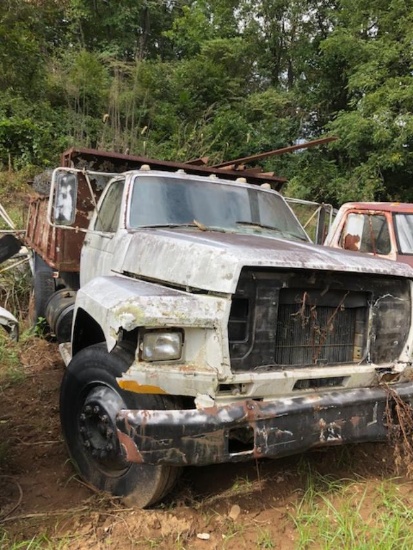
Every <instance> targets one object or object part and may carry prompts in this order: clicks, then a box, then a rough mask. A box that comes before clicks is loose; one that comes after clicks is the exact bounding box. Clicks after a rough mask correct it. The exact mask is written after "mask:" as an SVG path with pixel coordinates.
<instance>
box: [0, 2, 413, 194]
mask: <svg viewBox="0 0 413 550" xmlns="http://www.w3.org/2000/svg"><path fill="white" fill-rule="evenodd" d="M412 29H413V12H412V11H411V9H410V6H409V5H408V3H406V2H403V1H402V0H393V1H392V2H390V3H389V2H384V0H374V1H367V0H361V1H358V0H357V1H356V0H338V1H337V0H321V1H320V2H317V4H316V6H313V5H312V4H311V5H310V4H309V3H308V2H307V1H306V0H293V1H287V0H260V1H259V2H252V0H241V1H238V2H236V1H235V0H197V1H195V0H179V1H178V2H158V1H157V0H147V1H145V2H143V1H138V2H136V1H134V0H119V1H117V2H115V1H114V0H107V1H106V2H96V1H92V0H67V1H65V2H63V3H57V2H55V1H54V0H42V1H41V2H38V3H34V2H29V1H28V0H23V1H21V0H6V1H5V3H4V7H3V9H2V12H1V14H0V170H1V169H3V170H10V169H11V170H16V169H21V168H25V169H26V167H28V166H39V167H42V168H43V167H46V166H51V165H53V164H55V163H56V161H57V158H58V154H59V153H60V152H61V151H62V150H63V149H65V148H66V147H68V146H70V145H77V146H89V147H102V148H105V149H113V150H116V151H121V152H126V151H129V152H131V153H137V154H146V155H149V156H154V157H160V158H165V159H177V160H188V159H190V158H194V157H199V156H209V158H210V159H211V162H219V161H221V160H228V159H231V158H235V157H238V156H247V155H250V154H254V153H259V152H263V151H267V150H273V149H276V148H280V147H284V146H286V145H289V144H293V143H296V142H297V140H308V139H313V138H316V137H319V136H321V135H323V134H325V133H334V134H336V135H337V136H338V137H339V138H340V139H339V141H337V142H335V143H334V144H332V145H331V146H329V147H326V148H322V149H320V150H319V152H315V151H308V152H307V153H304V152H301V153H298V154H295V155H285V156H282V157H272V158H270V159H267V160H265V161H263V162H262V163H261V165H262V167H263V168H264V169H265V170H268V171H275V172H277V173H278V174H280V175H284V176H287V177H289V178H290V184H289V192H292V193H294V194H295V195H298V196H301V197H306V198H312V199H314V198H315V197H317V199H319V200H329V201H330V202H333V203H334V204H339V203H340V202H341V201H343V200H349V199H361V198H366V199H367V198H368V199H384V200H385V199H391V200H393V199H399V200H413V191H412V190H411V189H410V185H409V181H410V178H411V175H412V173H413V154H412V147H413V120H412V115H411V113H412V112H413V91H412V90H413V86H412V84H413V80H412V78H413V77H412V74H411V66H412V61H411V53H412V47H411V44H412V39H413V30H412Z"/></svg>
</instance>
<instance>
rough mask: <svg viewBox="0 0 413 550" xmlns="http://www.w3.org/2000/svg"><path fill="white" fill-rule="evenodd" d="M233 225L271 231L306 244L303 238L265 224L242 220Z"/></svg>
mask: <svg viewBox="0 0 413 550" xmlns="http://www.w3.org/2000/svg"><path fill="white" fill-rule="evenodd" d="M235 223H236V224H237V225H246V226H250V227H259V228H260V229H270V230H271V231H276V232H277V233H279V234H280V235H284V236H285V235H287V236H288V237H292V238H294V239H298V240H300V241H305V242H307V239H306V238H305V237H304V236H301V235H296V234H295V233H292V232H290V231H283V230H282V229H278V228H277V227H274V226H273V225H266V224H264V223H260V222H250V221H244V220H239V221H236V222H235Z"/></svg>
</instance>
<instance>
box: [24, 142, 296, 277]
mask: <svg viewBox="0 0 413 550" xmlns="http://www.w3.org/2000/svg"><path fill="white" fill-rule="evenodd" d="M143 164H149V165H150V166H151V168H153V169H154V170H165V171H169V172H174V171H177V170H185V172H187V173H190V174H197V175H200V176H209V175H211V174H215V175H217V176H219V177H222V178H224V179H231V180H235V179H237V178H239V177H246V178H247V179H248V182H249V183H252V184H256V185H261V184H263V183H269V184H270V185H271V187H272V188H273V189H275V190H276V191H279V190H280V189H281V188H282V186H283V184H284V183H285V181H286V179H285V178H281V177H278V176H275V175H274V174H273V173H263V172H262V171H261V170H260V168H253V169H249V168H245V166H244V165H236V166H232V167H223V168H218V167H207V166H205V165H202V160H201V159H200V160H199V161H193V162H189V163H183V162H170V161H161V160H155V159H150V158H147V157H140V156H132V155H124V154H121V153H112V152H106V151H99V150H96V149H85V148H71V149H68V150H67V151H65V152H64V153H63V154H62V157H61V166H64V167H71V168H78V169H85V170H91V171H95V172H109V173H111V172H112V173H122V172H126V171H128V170H137V169H139V168H140V167H141V166H142V165H143ZM91 183H92V187H93V191H94V193H95V200H97V199H98V198H99V196H100V193H101V189H98V185H97V184H96V182H94V181H93V178H92V181H91ZM48 200H49V197H48V196H38V197H36V198H34V199H32V201H31V202H30V205H29V212H28V224H27V232H26V237H25V244H26V245H27V246H29V247H30V248H32V249H33V250H34V251H35V252H36V253H37V254H39V255H40V256H41V257H42V258H43V260H44V261H45V262H46V263H47V264H48V265H49V266H50V267H52V268H53V269H55V270H56V271H59V272H71V273H73V272H75V273H76V272H79V268H80V252H81V248H82V244H83V240H84V236H85V234H84V233H83V232H76V231H73V230H71V229H63V228H57V227H52V226H50V225H49V223H48V222H47V206H48ZM93 209H94V205H93V201H92V200H91V197H90V192H89V189H88V186H87V183H86V180H85V178H83V177H82V176H80V177H79V186H78V195H77V214H76V220H75V224H74V226H75V227H78V228H82V229H86V228H87V227H88V225H89V220H90V213H91V211H92V210H93Z"/></svg>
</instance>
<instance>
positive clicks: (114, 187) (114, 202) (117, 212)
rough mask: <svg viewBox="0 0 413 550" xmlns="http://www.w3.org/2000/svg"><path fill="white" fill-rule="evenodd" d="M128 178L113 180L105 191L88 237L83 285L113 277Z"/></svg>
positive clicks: (83, 269) (81, 264) (83, 258)
mask: <svg viewBox="0 0 413 550" xmlns="http://www.w3.org/2000/svg"><path fill="white" fill-rule="evenodd" d="M124 188H125V178H124V177H119V178H116V179H115V180H112V181H111V182H110V183H109V184H108V186H107V188H106V189H105V191H104V193H103V195H102V197H101V198H100V201H99V203H98V205H97V208H96V211H95V213H94V215H93V218H92V221H91V224H90V227H89V230H88V232H87V233H86V237H85V240H84V243H83V248H82V253H81V259H80V285H81V286H82V285H84V284H85V283H87V282H88V281H90V280H91V279H93V278H94V277H97V276H102V275H110V273H111V269H112V259H113V254H114V252H115V250H116V243H117V242H118V239H119V231H120V229H121V225H122V224H123V217H122V216H121V213H122V211H123V200H124V198H123V195H124Z"/></svg>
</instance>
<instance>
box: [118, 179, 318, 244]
mask: <svg viewBox="0 0 413 550" xmlns="http://www.w3.org/2000/svg"><path fill="white" fill-rule="evenodd" d="M176 225H177V226H180V225H195V226H197V227H199V228H201V227H202V228H204V229H211V230H221V231H231V232H239V233H257V232H261V233H264V234H269V233H270V234H271V233H273V234H274V233H276V235H275V236H280V234H282V236H284V237H286V238H293V239H299V240H303V241H308V237H307V235H306V233H305V231H304V230H303V228H302V227H301V225H300V224H299V222H298V221H297V219H296V218H295V216H294V214H293V213H292V212H291V210H290V208H289V207H288V206H287V204H286V203H285V201H284V199H283V198H282V197H280V196H279V195H276V194H275V193H271V192H268V191H264V190H262V189H259V188H257V189H253V188H251V187H249V186H245V187H244V186H242V185H234V184H230V183H229V184H226V183H224V184H223V183H222V182H219V183H218V182H214V181H213V180H211V181H205V180H194V179H191V180H189V179H187V180H183V179H179V178H171V177H168V176H165V177H162V176H159V175H157V176H141V175H139V176H137V177H136V178H135V181H134V184H133V190H132V197H131V206H130V214H129V226H130V227H131V228H138V227H148V226H149V227H153V226H176Z"/></svg>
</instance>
